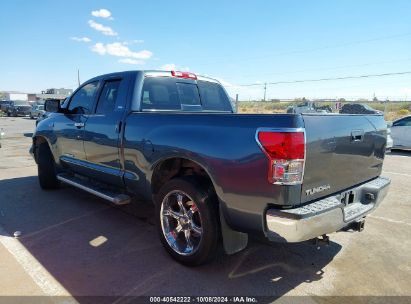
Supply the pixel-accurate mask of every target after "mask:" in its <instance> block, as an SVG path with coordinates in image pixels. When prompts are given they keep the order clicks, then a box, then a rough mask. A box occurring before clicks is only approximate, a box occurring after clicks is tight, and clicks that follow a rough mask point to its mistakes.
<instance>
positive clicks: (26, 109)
mask: <svg viewBox="0 0 411 304" xmlns="http://www.w3.org/2000/svg"><path fill="white" fill-rule="evenodd" d="M30 109H31V105H30V104H29V103H28V101H10V104H9V105H8V106H7V108H6V111H5V112H6V114H7V116H14V117H17V116H27V115H30Z"/></svg>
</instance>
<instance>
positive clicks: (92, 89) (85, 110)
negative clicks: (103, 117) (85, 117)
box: [68, 81, 98, 114]
mask: <svg viewBox="0 0 411 304" xmlns="http://www.w3.org/2000/svg"><path fill="white" fill-rule="evenodd" d="M97 86H98V81H94V82H90V83H88V84H86V85H84V86H83V87H81V88H80V89H79V90H78V91H77V92H76V93H74V95H73V96H72V97H71V99H70V104H69V106H68V110H69V111H70V112H72V113H74V114H89V113H90V112H91V110H92V107H93V103H94V98H95V96H96V92H97Z"/></svg>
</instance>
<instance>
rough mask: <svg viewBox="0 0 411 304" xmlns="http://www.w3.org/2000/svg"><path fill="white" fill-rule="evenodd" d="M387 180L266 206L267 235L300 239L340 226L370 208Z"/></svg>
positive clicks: (284, 239)
mask: <svg viewBox="0 0 411 304" xmlns="http://www.w3.org/2000/svg"><path fill="white" fill-rule="evenodd" d="M390 183H391V181H390V179H388V178H385V177H378V178H376V179H374V180H372V181H369V182H367V183H365V184H362V185H360V186H357V187H354V188H351V189H348V190H345V191H343V192H341V193H338V194H336V195H334V196H331V197H327V198H325V199H321V200H318V201H315V202H312V203H309V204H307V205H304V206H301V207H297V208H293V209H268V210H267V213H266V216H265V217H266V235H267V237H268V238H269V239H270V240H271V241H275V242H301V241H305V240H309V239H312V238H315V237H317V236H320V235H323V234H327V233H332V232H336V231H338V230H341V229H342V228H344V227H346V226H348V225H349V224H350V223H352V222H354V221H357V220H359V219H361V218H363V217H364V216H366V215H367V214H369V213H370V212H372V211H373V210H374V209H375V208H376V207H377V206H378V205H379V204H380V203H381V201H382V200H383V199H384V197H385V196H386V194H387V192H388V186H389V184H390ZM349 200H352V201H349Z"/></svg>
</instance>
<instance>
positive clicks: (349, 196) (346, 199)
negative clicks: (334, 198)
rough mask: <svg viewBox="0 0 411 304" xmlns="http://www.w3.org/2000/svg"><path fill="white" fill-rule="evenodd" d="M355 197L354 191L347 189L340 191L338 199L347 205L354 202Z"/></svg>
mask: <svg viewBox="0 0 411 304" xmlns="http://www.w3.org/2000/svg"><path fill="white" fill-rule="evenodd" d="M355 198H356V193H355V191H347V192H343V193H341V196H340V201H341V203H342V204H344V205H345V206H348V205H350V204H353V203H354V202H355Z"/></svg>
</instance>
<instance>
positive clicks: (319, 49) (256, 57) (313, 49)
mask: <svg viewBox="0 0 411 304" xmlns="http://www.w3.org/2000/svg"><path fill="white" fill-rule="evenodd" d="M406 36H411V33H403V34H396V35H390V36H380V37H375V38H371V39H366V40H357V41H351V42H346V43H341V44H335V45H329V46H322V47H317V48H312V49H305V50H294V51H287V52H278V53H272V54H267V55H260V56H253V57H246V58H242V59H241V61H242V62H244V61H250V60H255V59H265V58H270V57H275V56H284V55H293V54H301V53H309V52H315V51H321V50H326V49H335V48H341V47H346V46H352V45H357V44H362V43H369V42H376V41H381V40H389V39H394V38H401V37H406ZM232 60H234V61H238V59H235V58H233V59H232ZM229 61H230V60H227V59H222V60H219V61H214V62H213V61H211V62H202V63H201V62H200V63H197V64H196V65H199V66H201V65H209V64H213V63H227V62H229Z"/></svg>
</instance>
